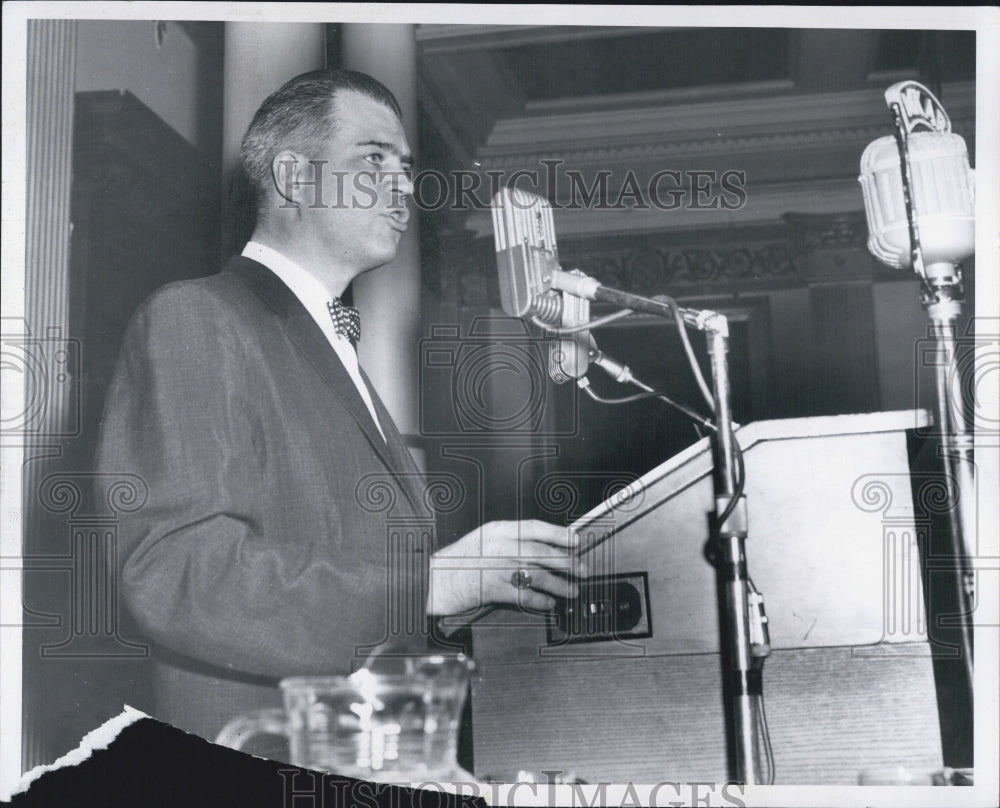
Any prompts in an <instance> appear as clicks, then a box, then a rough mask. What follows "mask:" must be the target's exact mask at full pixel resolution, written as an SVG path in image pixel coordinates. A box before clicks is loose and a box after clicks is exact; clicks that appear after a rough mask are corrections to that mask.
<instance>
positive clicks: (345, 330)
mask: <svg viewBox="0 0 1000 808" xmlns="http://www.w3.org/2000/svg"><path fill="white" fill-rule="evenodd" d="M326 307H327V309H329V311H330V319H331V320H333V327H334V329H335V330H336V332H337V333H338V334H342V335H343V336H345V337H347V338H348V339H349V340H350V341H351V342H353V343H357V342H358V340H360V339H361V314H360V312H359V311H358V310H357V309H356V308H355V307H354V306H345V305H344V304H343V303H341V302H340V298H339V297H335V298H334V299H333V300H331V301H330V302H329V303H327V304H326Z"/></svg>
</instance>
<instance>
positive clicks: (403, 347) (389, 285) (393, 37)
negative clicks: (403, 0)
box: [342, 24, 424, 467]
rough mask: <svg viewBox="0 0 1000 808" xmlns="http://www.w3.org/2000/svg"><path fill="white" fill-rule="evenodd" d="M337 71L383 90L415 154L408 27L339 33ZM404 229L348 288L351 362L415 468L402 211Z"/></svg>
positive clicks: (415, 222) (416, 305) (411, 273)
mask: <svg viewBox="0 0 1000 808" xmlns="http://www.w3.org/2000/svg"><path fill="white" fill-rule="evenodd" d="M342 53H343V60H344V61H343V66H344V67H345V68H347V69H349V70H358V71H360V72H362V73H367V74H369V75H370V76H374V77H375V78H376V79H378V80H379V81H381V82H382V83H383V84H384V85H385V86H386V87H388V88H389V89H390V90H391V91H392V93H393V94H394V95H395V96H396V98H397V99H398V101H399V105H400V107H401V108H402V111H403V126H404V128H405V129H406V136H407V139H408V140H409V142H410V148H411V149H413V150H416V148H417V137H418V133H417V61H416V60H417V51H416V38H415V26H413V25H387V24H347V25H344V26H343V40H342ZM410 208H411V209H410V226H409V229H408V230H407V232H406V233H405V235H404V236H403V238H402V239H401V240H400V242H399V249H398V252H397V253H396V257H395V259H393V261H391V262H390V263H388V264H386V265H385V266H382V267H379V268H378V269H375V270H372V271H371V272H368V273H366V274H364V275H362V276H361V277H360V278H357V279H356V280H355V281H354V283H353V285H352V288H353V294H354V303H355V305H357V306H358V308H360V309H361V312H362V315H363V323H364V326H363V329H364V335H363V337H362V339H361V342H360V344H359V346H358V347H359V351H358V354H359V359H360V361H361V364H362V366H363V367H364V368H365V370H366V371H367V373H368V374H369V376H370V377H371V379H372V382H373V383H374V385H375V387H376V389H377V390H378V392H379V395H380V396H382V399H383V400H384V401H385V404H386V406H387V407H388V408H389V412H390V413H391V414H392V417H393V418H394V419H395V421H396V425H397V426H398V427H399V431H400V432H402V433H403V436H404V439H405V440H406V441H407V444H408V446H409V448H410V451H411V453H412V454H413V455H414V456H415V458H416V460H417V462H418V463H419V464H420V465H421V467H423V465H424V464H423V456H422V451H420V450H419V446H418V445H417V443H416V436H417V434H418V432H419V424H418V403H417V367H418V365H417V363H418V362H419V360H420V355H419V348H420V346H419V342H420V335H421V329H420V240H419V232H420V222H419V218H418V216H417V213H418V211H416V210H414V209H413V206H412V203H411V206H410Z"/></svg>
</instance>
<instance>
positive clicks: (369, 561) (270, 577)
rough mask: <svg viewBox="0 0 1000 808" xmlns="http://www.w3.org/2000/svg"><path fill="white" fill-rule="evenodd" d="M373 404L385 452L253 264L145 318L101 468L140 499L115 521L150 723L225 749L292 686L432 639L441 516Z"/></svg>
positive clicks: (307, 331) (157, 306)
mask: <svg viewBox="0 0 1000 808" xmlns="http://www.w3.org/2000/svg"><path fill="white" fill-rule="evenodd" d="M366 381H367V380H366ZM369 388H371V385H370V384H369ZM372 398H373V399H374V402H375V407H376V410H377V412H378V413H379V420H380V423H381V425H382V428H383V430H384V431H385V434H386V438H387V441H383V439H382V437H381V436H380V435H379V434H378V431H377V429H376V427H375V425H374V423H373V422H372V419H371V415H370V413H369V412H368V409H367V408H366V407H365V405H364V403H363V401H362V399H361V397H360V396H359V395H358V392H357V388H356V387H355V386H354V384H353V382H352V381H351V379H350V377H349V376H348V374H347V371H346V370H345V369H344V367H343V365H342V363H341V362H340V360H339V358H338V357H337V355H336V353H335V352H334V351H333V349H332V348H331V347H330V345H329V343H328V342H327V340H326V338H325V336H324V335H323V333H322V331H321V330H320V329H319V327H318V326H317V325H316V323H315V322H314V321H313V320H312V318H311V317H310V316H309V314H308V313H307V312H306V310H305V309H304V308H303V306H302V305H301V303H300V302H299V301H298V300H297V298H295V296H294V295H293V294H292V292H291V291H290V290H289V289H288V288H287V287H286V286H285V285H284V284H283V283H282V282H281V281H280V280H279V279H278V278H277V276H276V275H274V274H273V273H272V272H271V271H270V270H268V269H267V268H266V267H264V266H262V265H260V264H258V263H256V262H254V261H251V260H249V259H245V258H241V257H240V258H234V259H233V260H232V261H231V262H230V263H229V265H228V266H227V267H226V269H225V270H224V271H223V272H222V273H220V274H218V275H215V276H213V277H210V278H203V279H199V280H195V281H183V282H181V283H176V284H172V285H170V286H167V287H165V288H163V289H161V290H160V291H158V292H157V293H156V294H154V295H153V296H152V297H151V298H150V299H149V300H148V301H147V302H146V303H144V304H143V306H142V307H141V308H140V310H139V311H138V312H137V313H136V315H135V317H134V318H133V321H132V323H131V325H130V326H129V329H128V332H127V335H126V338H125V342H124V346H123V349H122V353H121V357H120V359H119V364H118V367H117V371H116V374H115V378H114V381H113V382H112V385H111V387H110V389H109V392H108V398H107V404H106V406H105V412H104V420H103V423H102V428H101V437H100V442H99V450H98V459H97V460H98V462H97V465H98V466H99V469H100V471H102V472H105V473H119V472H121V473H131V474H138V475H139V476H140V477H142V479H143V480H144V481H145V482H146V484H147V486H148V488H149V495H148V502H147V503H146V504H145V506H144V507H143V508H141V509H140V510H139V511H137V512H136V513H134V514H125V515H123V516H122V517H121V523H120V526H119V537H120V539H119V548H118V559H117V567H118V576H119V586H120V593H121V598H122V600H123V601H124V603H125V604H126V606H127V607H128V609H129V611H130V612H131V614H132V616H133V618H134V619H135V620H136V621H137V623H138V624H139V626H140V627H141V629H142V630H143V631H144V632H145V634H146V635H147V636H148V638H149V639H150V640H151V642H152V644H153V648H154V655H155V658H156V659H157V669H156V674H155V676H156V704H155V706H154V707H153V710H154V714H155V715H156V717H159V718H162V719H164V720H167V721H169V722H171V723H173V724H174V725H176V726H179V727H181V728H182V729H186V730H188V731H192V732H195V733H197V734H200V735H202V736H204V737H208V738H214V735H215V734H216V733H217V732H218V730H219V729H220V728H221V726H222V724H223V723H224V722H225V720H226V719H228V718H230V717H232V716H233V715H234V714H235V713H237V712H240V711H242V710H245V709H248V708H254V707H260V706H266V705H268V704H278V703H280V699H279V696H278V691H277V690H276V689H275V688H274V684H275V683H276V681H277V680H279V679H280V678H282V677H286V676H292V675H302V674H328V673H345V672H349V671H350V670H351V669H352V668H354V667H357V664H358V660H359V659H360V657H361V656H362V655H363V654H364V652H365V650H366V647H368V648H370V647H371V646H375V645H378V644H379V643H382V642H384V641H387V640H389V639H392V638H396V639H397V641H398V638H400V637H405V638H409V639H411V640H412V639H413V638H417V639H418V640H419V638H421V637H422V636H423V634H424V631H425V617H424V610H425V600H426V576H427V565H428V561H429V557H430V553H431V551H432V549H433V536H432V530H433V527H432V524H433V521H432V519H433V515H432V514H430V513H429V512H428V511H427V509H426V508H425V507H424V505H423V495H422V485H421V478H420V475H419V472H418V470H417V468H416V466H415V465H414V463H413V461H412V459H411V458H410V455H409V453H408V452H407V450H406V448H405V447H404V445H403V442H402V440H401V439H400V436H399V433H398V431H397V429H396V427H395V425H394V424H393V422H392V419H391V417H390V416H389V415H388V413H387V412H386V409H385V407H384V406H383V405H382V403H381V401H380V400H379V398H378V396H377V395H376V394H375V392H374V390H372Z"/></svg>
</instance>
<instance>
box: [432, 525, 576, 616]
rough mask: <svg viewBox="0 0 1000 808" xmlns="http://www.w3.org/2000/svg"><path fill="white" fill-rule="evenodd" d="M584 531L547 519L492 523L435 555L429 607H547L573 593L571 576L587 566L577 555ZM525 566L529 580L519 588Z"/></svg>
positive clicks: (438, 612)
mask: <svg viewBox="0 0 1000 808" xmlns="http://www.w3.org/2000/svg"><path fill="white" fill-rule="evenodd" d="M579 545H580V536H579V535H578V534H576V533H573V532H572V531H571V530H569V529H568V528H565V527H557V526H556V525H552V524H549V523H547V522H539V521H537V520H534V519H532V520H527V521H524V522H488V523H487V524H485V525H482V526H481V527H479V528H477V529H476V530H473V531H472V532H471V533H468V534H466V535H465V536H463V537H462V538H461V539H459V540H458V541H457V542H455V543H454V544H450V545H448V546H447V547H445V548H443V549H441V550H439V551H438V552H437V553H435V554H434V555H433V556H431V584H430V598H429V600H428V603H427V612H428V614H432V615H434V616H436V617H442V616H445V615H455V614H460V613H462V612H468V611H470V610H475V609H479V608H482V607H483V606H485V605H486V604H488V603H510V604H517V605H519V606H523V607H525V608H528V609H535V610H539V611H544V610H546V609H551V608H552V607H553V606H554V605H555V600H554V598H553V597H552V596H553V595H555V596H558V597H561V598H571V597H575V596H576V593H577V585H576V583H574V582H573V580H572V579H573V578H574V577H575V576H577V575H580V574H582V573H583V572H584V571H585V562H583V561H582V560H581V559H579V558H578V557H577V554H576V551H577V548H578V547H579ZM521 569H523V570H525V571H527V573H528V574H529V575H530V579H531V582H530V584H529V585H528V586H527V587H525V588H518V587H517V586H516V584H515V582H514V576H515V574H516V573H517V571H518V570H521Z"/></svg>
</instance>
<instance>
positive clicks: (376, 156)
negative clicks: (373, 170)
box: [365, 152, 382, 166]
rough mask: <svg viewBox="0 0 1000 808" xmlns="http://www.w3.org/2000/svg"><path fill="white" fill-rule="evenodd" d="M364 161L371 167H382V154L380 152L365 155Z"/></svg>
mask: <svg viewBox="0 0 1000 808" xmlns="http://www.w3.org/2000/svg"><path fill="white" fill-rule="evenodd" d="M365 159H366V160H367V161H368V162H369V163H372V164H373V165H377V166H380V165H382V154H381V152H372V153H371V154H366V155H365Z"/></svg>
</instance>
